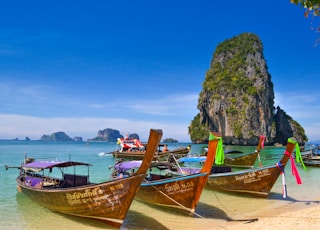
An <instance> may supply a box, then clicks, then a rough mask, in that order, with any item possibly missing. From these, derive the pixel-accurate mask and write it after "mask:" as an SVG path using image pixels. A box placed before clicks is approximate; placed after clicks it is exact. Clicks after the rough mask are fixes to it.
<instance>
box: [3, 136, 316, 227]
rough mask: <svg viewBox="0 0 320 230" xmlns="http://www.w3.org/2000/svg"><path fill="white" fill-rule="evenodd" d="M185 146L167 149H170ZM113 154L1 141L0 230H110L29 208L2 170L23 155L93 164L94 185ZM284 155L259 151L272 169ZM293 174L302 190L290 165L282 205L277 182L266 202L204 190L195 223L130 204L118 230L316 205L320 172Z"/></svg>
mask: <svg viewBox="0 0 320 230" xmlns="http://www.w3.org/2000/svg"><path fill="white" fill-rule="evenodd" d="M188 144H189V143H179V144H169V149H174V148H178V147H180V146H184V147H185V146H187V145H188ZM203 147H204V145H197V144H193V145H192V147H191V153H192V154H196V153H199V152H200V151H201V150H202V148H203ZM116 148H117V145H116V144H115V143H86V142H82V143H78V142H72V143H66V142H41V141H0V186H1V187H0V229H6V230H11V229H15V230H20V229H21V230H22V229H23V230H40V229H46V230H51V229H52V230H56V229H68V230H73V229H77V230H82V229H83V230H84V229H86V230H87V229H115V228H114V227H111V226H109V225H106V224H103V223H101V222H98V221H93V220H87V219H82V218H77V217H70V216H66V215H61V214H58V213H54V212H51V211H49V210H47V209H44V208H42V207H40V206H38V205H37V204H34V203H33V202H31V201H30V200H29V199H28V197H26V196H25V195H23V194H21V193H19V192H18V191H17V189H16V182H15V179H16V177H17V176H18V173H19V171H18V169H9V170H8V171H6V170H5V167H4V166H5V165H8V166H19V165H20V163H21V162H22V161H23V159H24V157H25V155H27V156H28V157H35V158H50V159H53V158H54V159H58V160H68V159H69V158H71V159H72V160H75V161H84V162H87V163H90V164H92V165H93V166H92V167H91V168H90V181H92V182H99V181H103V180H105V179H107V178H109V176H110V173H111V170H112V169H109V166H110V165H113V164H114V162H115V159H114V158H113V156H112V155H106V156H99V153H101V152H111V151H113V150H115V149H116ZM232 149H234V150H235V149H236V150H241V151H243V152H252V151H254V149H255V147H254V146H248V147H242V146H225V150H232ZM283 152H284V147H265V148H264V149H263V150H262V151H261V161H262V164H263V165H268V164H275V163H276V162H278V161H279V159H280V158H281V156H282V154H283ZM257 166H258V163H257ZM298 169H299V173H300V176H301V178H302V181H303V183H302V184H301V185H297V184H296V182H295V178H294V177H293V176H292V175H291V165H290V164H288V166H287V167H286V183H287V190H288V197H287V198H286V199H283V198H282V185H281V180H280V178H279V179H278V181H277V183H276V184H275V185H274V187H273V189H272V192H271V194H270V196H269V197H268V198H267V199H261V198H254V197H248V196H240V195H232V194H224V193H220V192H215V191H209V190H204V191H203V193H202V195H201V198H200V203H199V205H198V207H197V210H196V212H197V216H195V217H190V216H186V215H185V214H182V213H179V212H177V211H174V210H170V209H164V208H159V207H156V206H152V205H147V204H144V203H142V202H139V201H134V202H133V203H132V205H131V207H130V210H129V212H128V214H127V218H126V219H125V222H124V224H123V225H122V226H121V229H145V230H148V229H227V223H228V222H230V221H242V222H244V223H245V222H246V221H247V220H251V219H254V218H256V217H257V216H261V215H266V216H272V215H274V216H276V215H279V214H280V215H281V214H283V213H285V212H286V211H289V210H292V209H302V208H307V207H311V206H312V205H318V204H319V201H320V181H319V176H320V173H319V172H320V171H319V170H320V168H311V167H308V168H307V170H306V171H304V170H303V169H302V168H301V167H299V166H298Z"/></svg>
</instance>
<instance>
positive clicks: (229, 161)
mask: <svg viewBox="0 0 320 230" xmlns="http://www.w3.org/2000/svg"><path fill="white" fill-rule="evenodd" d="M264 139H265V137H264V136H262V135H260V137H259V142H258V145H257V147H256V149H255V151H254V152H253V153H241V154H237V155H236V156H230V154H228V156H227V157H224V159H223V160H222V162H221V164H219V165H217V164H214V165H213V167H214V169H216V170H220V169H219V168H221V167H222V168H225V169H228V167H238V168H250V167H253V166H254V164H255V162H256V160H257V158H258V157H259V162H260V164H261V161H260V150H261V148H263V146H264ZM235 153H239V152H236V151H235ZM224 155H225V154H224ZM205 160H206V157H205V156H186V157H182V158H179V159H178V161H179V162H180V163H195V162H199V163H202V162H204V161H205ZM230 170H231V168H229V170H228V171H230Z"/></svg>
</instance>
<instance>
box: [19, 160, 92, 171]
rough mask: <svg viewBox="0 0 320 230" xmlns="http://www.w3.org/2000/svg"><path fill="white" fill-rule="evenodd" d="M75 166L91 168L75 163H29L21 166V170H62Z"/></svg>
mask: <svg viewBox="0 0 320 230" xmlns="http://www.w3.org/2000/svg"><path fill="white" fill-rule="evenodd" d="M77 165H85V166H91V165H90V164H87V163H82V162H75V161H34V162H31V163H28V164H24V165H22V168H23V169H24V170H28V169H29V170H30V169H38V170H43V169H50V168H54V167H58V168H64V167H69V166H77Z"/></svg>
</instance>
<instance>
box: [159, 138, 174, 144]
mask: <svg viewBox="0 0 320 230" xmlns="http://www.w3.org/2000/svg"><path fill="white" fill-rule="evenodd" d="M162 142H165V143H178V141H177V140H175V139H173V138H166V139H164V140H163V141H162Z"/></svg>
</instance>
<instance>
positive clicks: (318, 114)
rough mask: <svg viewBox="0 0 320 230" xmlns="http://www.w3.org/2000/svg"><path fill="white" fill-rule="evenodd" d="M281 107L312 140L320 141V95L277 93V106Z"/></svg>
mask: <svg viewBox="0 0 320 230" xmlns="http://www.w3.org/2000/svg"><path fill="white" fill-rule="evenodd" d="M278 105H279V106H280V107H281V109H283V110H284V111H285V112H286V113H287V114H288V115H289V116H291V117H292V118H293V119H294V120H296V121H297V122H298V123H299V124H300V125H301V126H302V127H303V128H304V130H305V132H306V134H307V136H308V138H309V139H310V140H319V139H320V131H319V130H320V93H319V92H313V93H311V92H309V93H305V92H304V93H296V92H289V93H275V106H278Z"/></svg>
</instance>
